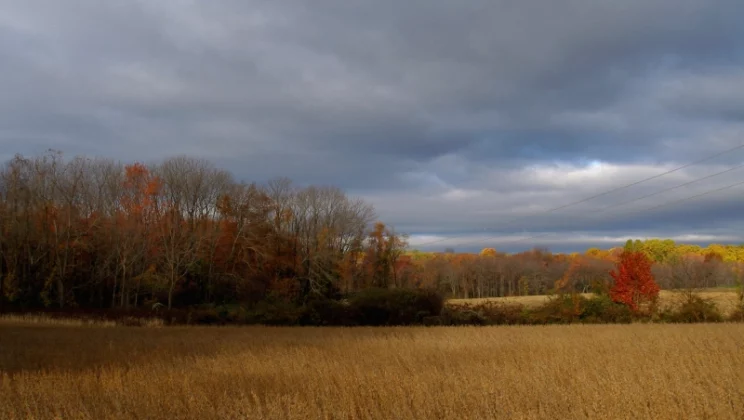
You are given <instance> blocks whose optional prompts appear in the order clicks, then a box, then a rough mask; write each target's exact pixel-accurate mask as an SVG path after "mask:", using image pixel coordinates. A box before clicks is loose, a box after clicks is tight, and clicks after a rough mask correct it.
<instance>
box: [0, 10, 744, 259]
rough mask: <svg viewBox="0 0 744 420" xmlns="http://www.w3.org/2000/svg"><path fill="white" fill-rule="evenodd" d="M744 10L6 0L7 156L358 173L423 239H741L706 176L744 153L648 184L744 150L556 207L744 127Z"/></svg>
mask: <svg viewBox="0 0 744 420" xmlns="http://www.w3.org/2000/svg"><path fill="white" fill-rule="evenodd" d="M742 16H744V2H741V1H728V0H625V1H617V2H609V1H596V0H562V1H556V0H524V1H518V2H517V1H506V0H503V1H495V0H462V1H457V2H453V1H449V0H409V1H406V2H400V1H397V0H374V1H372V0H367V1H361V0H336V1H331V0H313V1H304V0H303V1H300V0H286V1H271V2H268V1H254V0H210V1H206V0H203V1H196V0H66V1H59V0H0V75H2V77H0V160H3V161H5V160H8V159H10V158H11V157H12V156H13V155H14V154H16V153H21V154H27V155H34V154H38V153H43V152H44V151H45V150H47V149H48V148H54V149H58V150H62V151H63V152H64V153H65V155H67V156H74V155H81V154H82V155H88V156H105V157H111V158H115V159H121V160H123V161H133V160H138V161H152V160H159V159H163V158H167V157H170V156H174V155H188V156H198V157H203V158H208V159H210V160H212V161H213V162H215V163H216V164H217V165H219V166H221V167H223V168H226V169H228V170H230V171H231V172H232V173H233V174H234V175H235V177H236V178H238V179H241V180H246V181H257V182H265V181H266V180H269V179H271V178H275V177H279V176H285V177H289V178H291V179H293V180H294V181H295V182H296V183H297V184H298V185H307V184H317V185H334V186H338V187H341V188H343V189H344V190H346V191H347V192H348V193H349V194H350V195H353V196H359V197H362V198H364V199H366V200H367V201H369V202H370V203H372V204H374V206H375V208H376V210H377V214H378V216H379V218H380V219H381V220H383V221H384V222H386V223H387V224H389V225H392V226H394V227H395V229H396V231H398V232H401V233H407V234H408V235H409V243H410V244H411V246H412V247H416V248H419V249H422V250H434V251H441V250H443V249H445V248H454V249H455V250H456V251H477V250H479V249H481V248H483V247H486V246H488V247H495V248H496V249H498V250H503V251H509V252H514V251H519V250H524V249H530V248H532V247H547V248H549V249H551V250H554V251H558V252H565V251H573V250H584V249H586V248H587V247H590V246H599V247H602V248H609V247H612V246H617V245H620V244H622V243H623V242H624V241H625V240H626V239H628V238H652V237H662V238H672V239H674V240H676V241H679V242H685V243H699V244H706V243H710V242H716V243H741V242H744V220H742V210H744V199H742V198H743V194H742V191H743V190H744V186H742V187H733V188H730V189H725V190H721V191H719V192H714V193H710V194H707V195H705V196H700V197H699V198H696V199H690V200H685V199H686V198H688V197H693V196H696V195H700V194H705V193H707V192H710V191H714V190H716V189H719V188H722V187H726V186H728V185H732V184H734V183H736V182H740V181H744V168H742V169H739V170H737V169H734V170H731V171H729V172H726V173H724V174H721V175H717V176H711V177H710V178H707V179H705V180H701V181H699V182H694V183H691V184H689V185H684V186H682V187H680V188H676V189H674V190H671V191H666V192H663V193H659V194H655V195H653V196H651V197H648V198H644V199H640V200H636V199H637V198H639V197H643V196H646V195H651V194H654V193H655V192H658V191H663V190H665V189H667V188H671V187H674V186H677V185H683V184H687V183H690V182H692V181H695V180H696V179H699V178H703V177H706V176H709V175H714V174H717V173H719V172H722V171H725V170H727V169H730V168H735V167H736V166H737V165H740V164H742V163H743V162H744V149H737V150H734V151H731V152H730V153H726V154H724V155H722V156H719V157H716V158H714V159H710V160H707V161H705V162H702V163H699V164H694V165H690V166H687V167H686V168H683V169H681V170H677V171H674V172H672V173H670V174H668V175H665V176H660V177H657V178H655V179H653V180H651V181H648V182H644V183H641V184H638V185H636V186H633V187H630V188H625V189H621V190H618V191H616V192H614V193H611V194H605V195H603V196H600V197H598V198H596V199H593V200H588V201H586V202H583V203H580V204H578V205H575V206H571V207H567V208H565V209H561V210H557V211H550V210H551V209H554V208H556V207H560V206H563V205H566V204H570V203H574V202H577V201H581V200H583V199H585V198H587V197H592V196H594V195H597V194H601V193H603V192H606V191H609V190H612V189H614V188H617V187H620V186H623V185H626V184H630V183H633V182H635V181H638V180H642V179H645V178H648V177H652V176H654V175H657V174H660V173H664V172H667V171H671V170H674V169H675V168H678V167H680V166H683V165H685V164H687V163H690V162H694V161H696V160H700V159H703V158H705V157H707V156H712V155H714V154H716V153H718V152H721V151H724V150H729V149H732V148H734V147H736V146H738V145H740V144H744V25H741V17H742ZM631 200H635V201H633V202H630V201H631ZM681 200H685V201H681ZM626 203H627V204H626ZM669 203H671V204H669ZM623 204H624V205H623ZM603 208H608V209H606V210H605V211H599V209H603ZM535 236H538V237H535Z"/></svg>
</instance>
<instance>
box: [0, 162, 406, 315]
mask: <svg viewBox="0 0 744 420" xmlns="http://www.w3.org/2000/svg"><path fill="white" fill-rule="evenodd" d="M375 220H376V219H375V212H374V208H373V207H372V206H371V205H370V204H369V203H366V202H364V201H362V200H359V199H354V198H351V197H349V196H347V195H346V194H345V193H344V192H343V191H341V190H340V189H338V188H335V187H324V186H309V187H298V186H296V185H294V184H293V183H292V182H291V181H290V180H288V179H275V180H273V181H271V182H268V183H267V184H266V185H258V184H256V183H245V182H237V181H236V180H234V179H233V177H232V175H231V174H230V173H229V172H227V171H225V170H222V169H219V168H217V167H215V166H214V165H213V164H212V163H210V162H209V161H206V160H203V159H194V158H189V157H182V156H181V157H174V158H170V159H166V160H164V161H162V162H160V163H157V164H150V165H146V164H142V163H137V162H135V163H130V164H124V163H121V162H117V161H114V160H110V159H98V158H96V159H93V158H87V157H75V158H73V159H70V160H65V159H64V158H63V156H62V154H61V153H60V152H57V151H49V152H48V153H46V154H43V155H40V156H34V157H24V156H21V155H17V156H15V157H14V158H13V159H11V160H10V161H8V162H7V163H6V164H5V165H4V167H3V168H2V171H0V253H1V254H2V258H0V307H2V306H3V305H15V306H23V307H34V306H56V307H59V308H65V307H75V306H77V307H96V308H107V307H108V308H118V307H121V308H129V307H138V306H143V305H153V304H156V303H160V304H162V305H164V306H167V307H168V308H170V307H172V306H187V305H193V304H200V303H226V302H254V301H260V300H263V299H267V298H272V299H285V300H298V299H301V298H302V297H303V296H308V295H311V294H319V295H323V296H326V297H333V296H336V295H340V294H343V293H349V292H351V291H353V290H358V289H360V288H365V287H372V286H376V287H387V286H388V283H389V282H390V281H391V279H394V275H393V273H392V272H393V270H392V266H393V265H394V263H395V261H396V259H397V258H398V256H399V255H400V254H401V253H402V252H403V250H404V248H405V246H406V244H405V241H404V238H403V237H401V236H400V235H397V234H395V232H394V231H393V230H392V229H390V228H388V227H387V226H385V224H383V223H382V222H375Z"/></svg>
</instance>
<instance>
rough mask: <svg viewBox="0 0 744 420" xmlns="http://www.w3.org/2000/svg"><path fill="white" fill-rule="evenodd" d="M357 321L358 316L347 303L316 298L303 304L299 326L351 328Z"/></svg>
mask: <svg viewBox="0 0 744 420" xmlns="http://www.w3.org/2000/svg"><path fill="white" fill-rule="evenodd" d="M358 319H359V315H358V314H357V313H355V311H354V308H352V307H351V306H350V305H349V304H348V303H345V302H342V301H338V300H333V299H328V298H316V299H311V300H308V301H306V302H305V305H304V306H303V308H302V315H301V316H300V319H299V324H300V325H317V326H321V325H336V326H353V325H357V322H358Z"/></svg>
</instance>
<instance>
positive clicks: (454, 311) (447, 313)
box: [440, 305, 489, 325]
mask: <svg viewBox="0 0 744 420" xmlns="http://www.w3.org/2000/svg"><path fill="white" fill-rule="evenodd" d="M488 321H489V320H488V319H486V317H484V316H483V315H482V314H480V313H479V312H478V311H474V310H472V309H470V307H468V306H466V305H462V306H459V307H448V308H445V309H444V310H443V311H442V315H441V317H440V322H441V325H486V324H488Z"/></svg>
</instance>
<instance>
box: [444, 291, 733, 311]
mask: <svg viewBox="0 0 744 420" xmlns="http://www.w3.org/2000/svg"><path fill="white" fill-rule="evenodd" d="M683 294H684V292H683V291H672V290H662V291H661V293H659V303H660V307H661V308H662V309H663V308H667V307H672V306H674V305H676V304H678V303H679V302H680V301H681V300H682V299H684V295H683ZM696 294H697V295H699V296H700V297H702V298H704V299H710V300H712V301H713V302H714V303H715V304H716V306H717V307H718V309H719V310H720V311H721V314H722V315H723V316H728V315H730V314H731V313H733V312H734V311H735V310H736V308H737V305H738V296H737V294H736V290H734V289H723V290H716V289H707V290H702V291H698V292H696ZM583 296H585V297H588V298H591V297H592V296H593V295H592V294H591V293H584V294H583ZM547 299H548V296H547V295H534V296H510V297H501V298H483V299H450V300H448V301H447V303H448V304H450V305H462V304H471V305H473V304H480V303H486V302H497V303H504V304H522V305H524V306H527V307H534V306H539V305H541V304H543V303H545V301H546V300H547Z"/></svg>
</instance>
